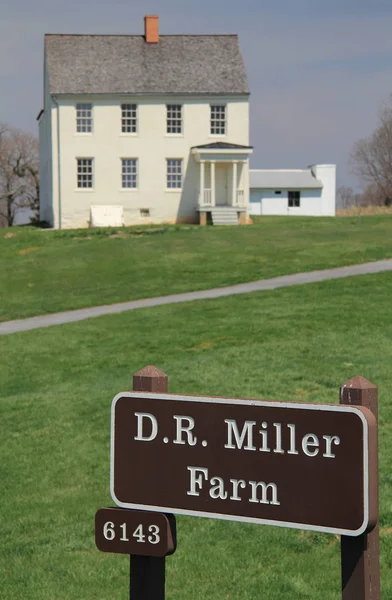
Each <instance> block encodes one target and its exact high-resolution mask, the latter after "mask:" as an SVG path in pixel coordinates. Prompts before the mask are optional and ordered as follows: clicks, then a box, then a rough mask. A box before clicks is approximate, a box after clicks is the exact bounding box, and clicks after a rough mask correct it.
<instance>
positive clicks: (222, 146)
mask: <svg viewBox="0 0 392 600" xmlns="http://www.w3.org/2000/svg"><path fill="white" fill-rule="evenodd" d="M195 148H197V149H199V150H241V149H242V150H244V149H247V150H253V146H243V145H242V144H229V143H228V142H212V143H211V144H201V145H200V146H192V150H193V149H195Z"/></svg>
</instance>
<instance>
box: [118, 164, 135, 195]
mask: <svg viewBox="0 0 392 600" xmlns="http://www.w3.org/2000/svg"><path fill="white" fill-rule="evenodd" d="M121 186H122V187H123V188H136V187H137V159H136V158H122V159H121Z"/></svg>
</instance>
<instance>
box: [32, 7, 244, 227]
mask: <svg viewBox="0 0 392 600" xmlns="http://www.w3.org/2000/svg"><path fill="white" fill-rule="evenodd" d="M38 120H39V135H40V164H41V167H40V176H41V215H40V218H41V220H43V221H47V222H49V224H50V225H51V226H52V227H54V228H59V229H61V228H71V227H72V228H73V227H88V226H91V225H115V226H116V225H123V224H124V225H130V224H137V223H148V222H154V223H159V222H177V223H178V222H200V223H206V222H207V220H208V219H211V218H212V220H213V222H215V223H219V222H230V221H231V222H234V223H238V222H246V220H247V212H248V206H249V155H250V154H251V152H252V148H251V147H250V146H249V89H248V82H247V76H246V71H245V67H244V62H243V59H242V56H241V52H240V48H239V43H238V37H237V36H236V35H160V34H159V28H158V17H157V16H147V17H145V32H144V35H60V34H59V35H57V34H56V35H46V36H45V50H44V108H43V110H42V111H41V113H40V115H39V117H38Z"/></svg>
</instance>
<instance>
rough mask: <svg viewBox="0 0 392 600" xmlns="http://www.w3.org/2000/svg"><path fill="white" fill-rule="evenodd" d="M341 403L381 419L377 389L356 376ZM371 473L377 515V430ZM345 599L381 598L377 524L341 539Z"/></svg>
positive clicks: (348, 386) (342, 388) (371, 457)
mask: <svg viewBox="0 0 392 600" xmlns="http://www.w3.org/2000/svg"><path fill="white" fill-rule="evenodd" d="M340 403H341V404H344V405H350V406H353V405H355V406H365V407H366V408H367V409H368V410H370V411H371V412H372V413H373V415H374V417H375V418H376V420H377V419H378V390H377V388H376V386H375V385H373V384H372V383H370V381H367V379H365V378H364V377H353V378H352V379H350V380H349V381H347V383H346V384H345V385H343V386H342V387H341V388H340ZM369 462H370V464H369V471H370V473H371V475H372V478H373V479H372V481H371V486H372V490H373V493H374V494H375V496H376V497H375V499H374V502H375V508H376V512H377V515H378V440H377V429H376V432H375V435H374V437H373V448H372V451H371V452H370V461H369ZM340 547H341V563H342V600H379V599H380V538H379V525H378V518H377V523H376V525H375V527H374V528H373V530H372V531H370V532H368V533H363V534H361V535H359V536H358V537H347V536H344V535H343V536H342V537H341V542H340Z"/></svg>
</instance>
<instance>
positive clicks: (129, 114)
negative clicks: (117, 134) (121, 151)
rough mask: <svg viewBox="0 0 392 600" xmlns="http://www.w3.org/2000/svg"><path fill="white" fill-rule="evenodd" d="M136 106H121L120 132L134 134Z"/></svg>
mask: <svg viewBox="0 0 392 600" xmlns="http://www.w3.org/2000/svg"><path fill="white" fill-rule="evenodd" d="M136 121H137V106H136V104H121V132H122V133H136Z"/></svg>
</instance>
